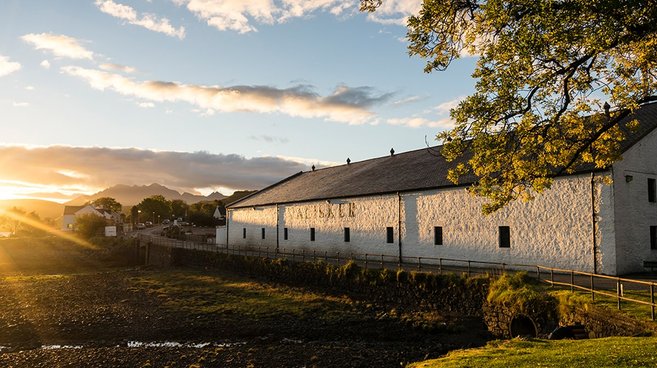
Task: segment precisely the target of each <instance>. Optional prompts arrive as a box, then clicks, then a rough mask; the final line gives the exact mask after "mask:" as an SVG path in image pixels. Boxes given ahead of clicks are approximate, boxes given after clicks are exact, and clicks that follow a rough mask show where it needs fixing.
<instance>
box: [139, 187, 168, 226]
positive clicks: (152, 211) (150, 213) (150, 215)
mask: <svg viewBox="0 0 657 368" xmlns="http://www.w3.org/2000/svg"><path fill="white" fill-rule="evenodd" d="M137 207H138V208H139V209H140V210H141V213H142V219H147V220H149V221H153V222H155V219H157V217H158V216H159V217H160V218H161V219H165V218H169V217H171V202H170V201H168V200H167V199H166V198H164V196H162V195H159V194H156V195H153V196H150V197H148V198H144V199H143V200H142V201H141V202H139V204H138V205H137Z"/></svg>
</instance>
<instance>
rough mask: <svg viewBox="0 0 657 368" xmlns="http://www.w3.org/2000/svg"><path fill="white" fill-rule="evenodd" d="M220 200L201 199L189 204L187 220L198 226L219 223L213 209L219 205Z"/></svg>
mask: <svg viewBox="0 0 657 368" xmlns="http://www.w3.org/2000/svg"><path fill="white" fill-rule="evenodd" d="M220 205H221V202H220V201H201V202H197V203H194V204H192V205H191V206H189V211H188V216H187V220H188V221H189V222H191V223H193V224H196V225H198V226H205V227H210V226H216V225H219V219H216V218H215V217H214V211H215V210H216V209H217V206H220Z"/></svg>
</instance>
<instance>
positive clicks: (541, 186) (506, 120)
mask: <svg viewBox="0 0 657 368" xmlns="http://www.w3.org/2000/svg"><path fill="white" fill-rule="evenodd" d="M381 2H382V1H381V0H361V10H364V11H375V10H376V8H377V7H378V6H379V5H381ZM407 38H408V40H409V41H410V45H409V53H410V54H411V55H417V56H420V57H422V58H425V59H427V63H426V66H425V69H424V70H425V71H426V72H432V71H434V70H445V69H447V68H448V67H449V65H450V63H451V62H452V61H453V60H454V59H457V58H459V57H460V56H462V55H464V54H470V55H478V56H479V60H478V62H477V66H476V69H475V71H474V73H473V77H474V78H475V79H476V80H477V82H476V86H475V92H474V93H473V94H472V95H470V96H468V97H467V98H465V99H464V100H463V101H461V102H460V104H459V105H458V106H457V107H456V108H454V109H453V110H452V111H451V116H452V119H453V120H454V122H455V127H454V128H453V129H452V130H450V131H446V132H441V133H439V134H438V135H437V139H438V140H439V141H443V142H444V146H443V149H442V154H443V156H445V158H446V159H448V160H451V161H454V160H457V159H459V158H461V159H460V160H459V161H458V162H460V163H459V164H457V165H456V164H455V167H454V168H453V169H452V170H451V171H450V173H449V179H450V180H452V181H453V182H454V183H458V180H459V178H460V177H462V176H463V175H465V174H475V175H476V176H477V177H478V181H477V183H476V184H475V185H473V186H472V187H471V191H472V192H474V193H475V194H478V195H481V196H485V197H487V199H488V203H487V204H486V205H485V206H484V208H483V210H484V212H486V213H489V212H492V211H495V210H497V209H499V208H501V207H502V206H504V205H505V204H507V203H508V202H510V201H513V200H515V199H518V198H521V199H531V198H533V195H534V194H535V193H537V192H539V193H540V192H541V191H543V190H545V189H546V188H549V187H550V185H551V183H552V181H553V178H554V177H555V176H557V175H560V174H564V173H571V172H573V171H574V170H575V169H576V168H577V167H580V166H581V165H583V164H590V165H594V166H595V167H596V168H604V167H607V166H608V165H610V164H611V163H612V162H614V161H615V160H617V159H618V158H619V155H620V152H619V151H620V142H621V141H622V140H623V139H624V138H625V136H624V134H623V132H622V131H621V130H620V129H619V126H618V123H619V122H620V121H621V120H622V119H624V118H626V117H628V116H629V115H630V114H631V113H632V112H633V111H634V110H636V109H637V108H639V107H640V106H641V105H642V104H645V103H648V102H651V101H655V100H656V99H657V96H656V95H657V83H656V82H657V81H656V80H655V79H656V78H655V71H656V70H655V67H656V65H657V2H656V1H655V0H569V1H556V0H495V1H493V0H424V2H423V3H422V8H421V10H420V12H419V14H418V15H415V16H412V17H410V18H409V20H408V33H407ZM636 125H637V122H631V123H630V124H629V126H630V128H633V127H636Z"/></svg>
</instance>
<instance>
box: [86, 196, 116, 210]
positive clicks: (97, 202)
mask: <svg viewBox="0 0 657 368" xmlns="http://www.w3.org/2000/svg"><path fill="white" fill-rule="evenodd" d="M89 204H91V205H92V206H93V207H96V208H103V209H105V210H108V211H110V212H121V209H122V208H123V206H122V205H121V203H119V202H117V201H116V199H114V198H112V197H101V198H97V199H94V200H93V201H91V202H89Z"/></svg>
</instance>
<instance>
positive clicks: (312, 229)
mask: <svg viewBox="0 0 657 368" xmlns="http://www.w3.org/2000/svg"><path fill="white" fill-rule="evenodd" d="M310 241H315V228H314V227H311V228H310Z"/></svg>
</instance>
